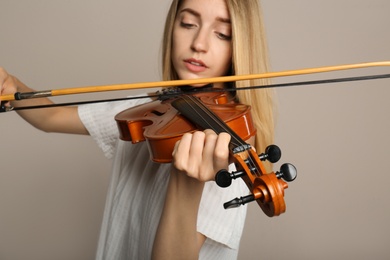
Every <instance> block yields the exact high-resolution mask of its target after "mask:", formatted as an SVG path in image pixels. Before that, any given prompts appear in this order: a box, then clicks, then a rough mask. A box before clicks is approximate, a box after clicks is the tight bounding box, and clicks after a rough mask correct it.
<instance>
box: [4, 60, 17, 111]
mask: <svg viewBox="0 0 390 260" xmlns="http://www.w3.org/2000/svg"><path fill="white" fill-rule="evenodd" d="M16 92H17V85H16V79H15V77H14V76H12V75H10V74H8V72H7V71H6V70H5V69H4V68H2V67H0V101H1V96H2V95H9V94H14V93H16ZM5 106H10V102H6V103H5Z"/></svg>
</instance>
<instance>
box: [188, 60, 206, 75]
mask: <svg viewBox="0 0 390 260" xmlns="http://www.w3.org/2000/svg"><path fill="white" fill-rule="evenodd" d="M184 64H185V66H186V68H187V69H188V70H189V71H191V72H203V71H205V70H206V69H207V66H206V65H205V64H204V63H203V62H202V61H201V60H196V59H187V60H184Z"/></svg>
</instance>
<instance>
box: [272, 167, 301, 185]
mask: <svg viewBox="0 0 390 260" xmlns="http://www.w3.org/2000/svg"><path fill="white" fill-rule="evenodd" d="M275 175H276V177H277V178H278V179H280V178H282V179H283V180H285V181H287V182H290V181H293V180H295V178H296V177H297V169H296V168H295V166H294V165H292V164H291V163H285V164H283V165H282V166H281V167H280V171H279V172H276V173H275Z"/></svg>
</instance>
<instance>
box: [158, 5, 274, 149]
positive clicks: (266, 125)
mask: <svg viewBox="0 0 390 260" xmlns="http://www.w3.org/2000/svg"><path fill="white" fill-rule="evenodd" d="M225 1H226V4H227V7H228V10H229V13H230V19H231V22H232V46H233V54H232V69H231V73H232V75H245V74H258V73H265V72H268V70H269V59H268V49H267V44H266V37H265V30H264V25H263V20H262V14H261V9H260V3H259V2H258V0H225ZM181 2H182V0H173V1H172V4H171V7H170V9H169V12H168V16H167V19H166V23H165V30H164V38H163V46H162V47H163V49H162V51H163V53H162V54H163V55H162V67H163V79H164V80H174V79H178V76H177V74H176V72H175V69H174V68H173V65H172V62H171V53H172V31H173V24H174V21H175V18H176V13H177V10H178V9H179V6H180V3H181ZM269 83H270V82H269V80H268V79H259V80H248V81H239V82H236V84H235V86H236V88H242V87H247V86H260V85H267V84H269ZM237 97H238V100H239V101H240V103H243V104H246V105H250V106H251V107H252V113H251V114H252V117H253V121H254V123H255V127H256V129H257V133H256V144H255V147H256V150H257V151H258V152H262V151H263V150H264V149H265V147H266V146H268V145H269V144H272V143H273V141H274V128H275V126H274V115H273V110H274V104H273V90H272V89H256V90H243V91H237Z"/></svg>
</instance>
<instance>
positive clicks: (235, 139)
mask: <svg viewBox="0 0 390 260" xmlns="http://www.w3.org/2000/svg"><path fill="white" fill-rule="evenodd" d="M183 100H184V101H185V102H186V104H187V105H188V106H189V107H191V109H192V110H193V111H192V112H193V113H191V115H194V114H196V115H197V116H198V119H200V120H202V121H204V122H207V124H208V125H209V127H210V128H211V129H213V130H214V131H215V132H216V133H217V134H219V133H221V132H226V133H228V134H230V135H231V136H232V140H231V141H230V143H232V144H233V145H235V146H236V147H238V146H243V145H245V144H246V142H245V141H244V140H242V139H241V138H240V137H239V136H238V135H237V134H236V133H235V132H234V131H232V129H230V127H229V126H228V125H227V124H226V123H225V122H224V121H222V120H221V119H220V118H219V117H218V116H216V115H215V114H214V113H213V112H212V111H210V109H209V108H208V107H207V106H205V105H204V104H203V103H202V102H201V101H200V100H199V99H198V98H196V97H194V96H188V95H184V96H183ZM193 104H194V105H193ZM195 104H196V105H195ZM200 111H201V112H203V114H205V115H207V117H208V119H210V120H212V122H214V123H215V125H214V126H213V125H211V122H210V121H208V120H206V119H205V117H204V116H202V115H201V113H200ZM216 126H218V128H219V129H217V127H216ZM249 149H251V148H249ZM244 153H245V154H246V158H247V159H246V163H247V164H248V167H249V170H250V172H251V173H254V174H256V175H257V176H260V175H261V174H262V173H261V170H259V169H258V167H257V166H256V165H257V164H256V163H255V162H254V160H253V159H252V157H251V154H250V153H249V152H248V150H245V151H244Z"/></svg>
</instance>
